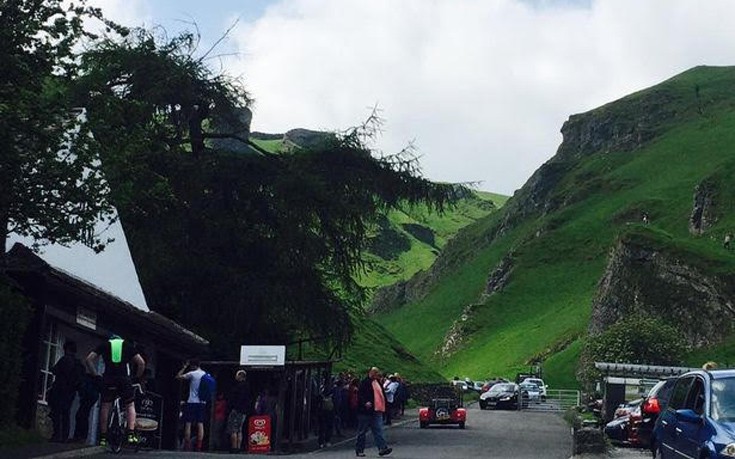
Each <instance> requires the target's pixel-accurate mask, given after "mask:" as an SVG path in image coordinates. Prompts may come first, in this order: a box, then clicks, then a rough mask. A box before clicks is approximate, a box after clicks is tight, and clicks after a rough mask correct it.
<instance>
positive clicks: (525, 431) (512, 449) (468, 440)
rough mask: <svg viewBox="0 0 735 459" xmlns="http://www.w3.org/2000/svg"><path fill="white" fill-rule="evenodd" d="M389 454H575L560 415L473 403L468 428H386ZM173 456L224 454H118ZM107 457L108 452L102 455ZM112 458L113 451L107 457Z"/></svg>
mask: <svg viewBox="0 0 735 459" xmlns="http://www.w3.org/2000/svg"><path fill="white" fill-rule="evenodd" d="M386 437H387V440H388V443H389V444H390V446H392V447H393V448H394V451H393V454H391V455H390V457H396V458H403V459H411V458H416V459H432V458H435V459H439V458H452V457H456V458H472V457H483V458H486V457H494V458H511V459H538V458H544V459H568V458H569V457H570V456H571V448H572V444H571V435H570V432H569V427H568V426H567V424H566V423H565V422H564V420H563V419H562V418H561V416H560V415H559V414H554V413H530V412H518V411H481V410H479V409H477V408H476V407H475V406H473V407H470V408H469V412H468V422H467V427H466V429H464V430H460V429H458V428H457V427H455V426H431V427H429V428H428V429H420V428H419V426H418V422H416V421H415V420H412V421H409V422H405V423H402V424H401V425H394V426H393V427H392V428H390V429H387V430H386ZM367 448H368V449H366V451H365V452H366V454H367V456H368V457H376V458H377V457H378V452H377V449H376V448H375V447H374V446H373V444H372V439H371V436H370V435H368V445H367ZM354 451H355V450H354V439H348V440H345V441H343V442H341V443H337V444H335V445H332V446H331V447H329V448H326V449H323V450H320V451H315V452H313V453H310V454H302V455H291V456H289V457H299V458H309V459H331V458H347V457H355V452H354ZM149 456H150V457H155V458H174V457H187V456H191V457H197V458H206V457H220V458H221V457H222V456H221V455H219V454H217V455H215V454H194V453H187V454H184V453H181V452H147V453H143V452H141V453H139V454H138V455H125V454H123V455H120V456H117V457H119V458H127V457H130V458H136V457H137V458H138V459H141V458H142V457H149ZM99 457H105V456H99ZM106 457H109V456H106Z"/></svg>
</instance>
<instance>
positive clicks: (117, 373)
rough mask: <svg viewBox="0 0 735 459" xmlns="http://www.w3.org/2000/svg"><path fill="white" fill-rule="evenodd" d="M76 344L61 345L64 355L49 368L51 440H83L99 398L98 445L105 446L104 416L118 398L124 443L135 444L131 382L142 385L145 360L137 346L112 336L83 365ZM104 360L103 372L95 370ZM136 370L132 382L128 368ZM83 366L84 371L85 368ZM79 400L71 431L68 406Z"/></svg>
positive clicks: (133, 398) (105, 419)
mask: <svg viewBox="0 0 735 459" xmlns="http://www.w3.org/2000/svg"><path fill="white" fill-rule="evenodd" d="M76 353H77V344H76V342H74V341H72V340H67V341H66V342H65V343H64V355H63V356H62V357H61V358H60V359H59V361H58V362H56V364H55V365H54V366H53V367H52V368H51V373H52V374H53V375H54V381H53V384H52V386H51V388H50V389H49V392H48V395H47V399H48V404H49V407H50V409H51V420H52V422H53V428H54V433H53V437H52V440H54V441H59V442H65V441H69V440H73V439H76V440H81V441H83V440H85V439H86V438H87V433H88V430H89V422H88V420H89V413H90V410H91V408H92V407H93V406H94V404H95V403H97V401H98V399H99V397H100V395H101V397H102V404H101V407H100V417H99V420H100V444H101V445H106V444H107V439H106V435H107V422H106V421H107V416H108V414H109V412H110V407H111V405H112V402H113V401H114V400H115V398H116V397H118V396H119V397H120V398H121V400H122V402H123V404H124V405H125V407H126V411H127V413H126V414H127V420H128V425H127V430H128V436H127V440H128V442H129V443H136V442H137V441H138V438H137V436H135V434H134V426H135V415H136V413H135V405H134V403H133V402H134V400H135V392H134V388H133V382H141V383H142V378H143V373H144V371H145V360H144V359H143V357H142V356H141V354H140V352H139V351H138V350H137V349H136V347H135V346H134V345H133V344H131V343H130V342H128V341H125V340H123V339H122V338H120V337H119V336H117V335H112V336H111V337H110V339H109V340H107V341H105V342H103V343H102V344H100V345H99V346H97V347H96V348H95V349H94V350H93V351H91V352H90V353H89V354H88V355H87V357H86V359H85V360H84V364H82V362H81V361H80V360H79V359H78V358H77V356H76ZM99 359H102V360H103V361H104V372H102V373H100V372H99V371H98V368H99V365H98V360H99ZM129 364H132V365H133V366H134V367H135V368H136V373H135V376H134V379H132V378H131V377H130V376H129V374H128V365H129ZM85 367H86V368H85ZM77 396H78V397H79V408H78V409H77V412H76V417H75V428H74V431H73V432H72V431H71V407H72V404H73V402H74V399H75V398H76V397H77Z"/></svg>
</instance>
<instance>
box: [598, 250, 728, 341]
mask: <svg viewBox="0 0 735 459" xmlns="http://www.w3.org/2000/svg"><path fill="white" fill-rule="evenodd" d="M633 314H645V315H649V316H651V317H655V318H659V319H662V320H664V321H665V322H667V323H669V324H671V325H673V326H675V327H676V328H678V329H679V330H680V331H681V332H682V339H683V340H685V342H686V344H687V345H688V346H690V347H693V348H696V347H700V346H704V345H710V344H714V343H717V342H719V341H720V340H721V339H722V338H723V337H725V336H726V335H727V334H728V333H731V332H732V330H733V328H734V327H733V324H734V323H735V322H734V321H733V319H735V275H732V274H721V275H715V274H711V273H710V272H709V271H704V270H703V269H701V268H700V267H698V266H696V265H695V264H694V263H693V262H692V259H690V258H689V257H686V258H685V255H676V254H673V253H671V252H670V251H666V252H664V251H660V250H658V249H652V248H649V247H646V246H644V245H642V244H640V243H637V242H635V243H634V242H630V241H628V242H625V241H621V242H619V243H618V244H617V246H616V247H615V248H614V249H613V250H612V252H611V254H610V260H609V262H608V266H607V269H606V271H605V274H604V276H603V277H602V279H601V280H600V283H599V286H598V291H597V295H596V298H595V299H594V300H593V305H592V317H591V319H590V325H589V332H590V334H591V335H597V334H600V333H602V332H603V331H605V330H606V329H607V328H608V327H609V326H611V325H612V324H614V323H616V322H618V321H620V320H622V319H623V318H624V317H626V316H629V315H633ZM631 332H634V331H631Z"/></svg>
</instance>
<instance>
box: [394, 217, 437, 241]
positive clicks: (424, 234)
mask: <svg viewBox="0 0 735 459" xmlns="http://www.w3.org/2000/svg"><path fill="white" fill-rule="evenodd" d="M401 226H402V227H403V229H404V230H406V232H407V233H409V234H410V235H411V236H413V237H415V238H416V239H418V240H419V241H421V242H423V243H424V244H426V245H430V246H432V247H436V239H435V235H434V231H433V230H432V229H431V228H429V227H427V226H424V225H419V224H417V223H404V224H403V225H401Z"/></svg>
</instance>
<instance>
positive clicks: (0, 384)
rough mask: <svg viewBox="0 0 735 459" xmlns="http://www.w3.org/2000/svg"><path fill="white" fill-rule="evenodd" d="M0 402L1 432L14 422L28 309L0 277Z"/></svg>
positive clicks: (28, 315)
mask: <svg viewBox="0 0 735 459" xmlns="http://www.w3.org/2000/svg"><path fill="white" fill-rule="evenodd" d="M0 317H2V320H0V400H2V401H3V405H4V406H5V409H6V410H7V411H5V415H3V416H0V428H5V427H8V426H9V425H10V424H12V423H14V422H15V413H16V409H17V401H18V388H19V386H20V383H21V372H20V371H19V369H20V368H21V367H22V365H23V354H24V353H23V334H24V333H25V330H26V327H27V326H28V322H29V320H30V318H31V306H30V305H29V303H28V302H27V301H26V300H25V298H23V297H22V296H20V295H18V294H17V293H16V292H14V291H13V289H12V288H11V287H10V285H9V283H8V281H7V280H6V279H4V278H2V277H0Z"/></svg>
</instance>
